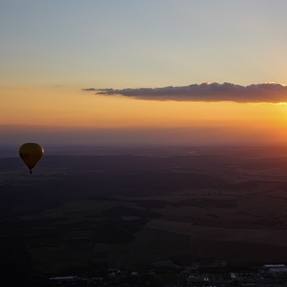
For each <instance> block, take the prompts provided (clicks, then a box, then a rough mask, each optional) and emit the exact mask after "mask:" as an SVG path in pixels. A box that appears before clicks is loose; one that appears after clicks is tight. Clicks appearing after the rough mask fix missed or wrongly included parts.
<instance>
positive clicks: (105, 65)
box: [0, 0, 287, 88]
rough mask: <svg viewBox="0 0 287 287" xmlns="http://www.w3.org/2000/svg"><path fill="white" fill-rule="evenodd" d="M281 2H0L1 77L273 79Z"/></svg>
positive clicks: (33, 80)
mask: <svg viewBox="0 0 287 287" xmlns="http://www.w3.org/2000/svg"><path fill="white" fill-rule="evenodd" d="M286 11H287V1H283V0H282V1H281V0H274V1H270V0H240V1H238V0H200V1H199V0H141V1H139V0H101V1H100V0H82V1H79V0H69V1H66V0H48V1H47V0H25V1H23V0H0V37H1V45H0V63H1V65H0V85H2V86H3V85H4V86H6V85H8V86H9V85H39V84H40V85H42V84H45V85H46V84H47V85H79V86H83V87H89V86H93V87H99V88H101V87H139V86H148V87H151V86H152V87H153V86H163V85H185V84H190V83H198V82H213V81H216V82H226V81H228V82H235V83H240V84H247V83H253V82H279V83H283V84H285V83H286V82H287V81H286V75H287V57H286V56H285V53H286V51H287V17H286Z"/></svg>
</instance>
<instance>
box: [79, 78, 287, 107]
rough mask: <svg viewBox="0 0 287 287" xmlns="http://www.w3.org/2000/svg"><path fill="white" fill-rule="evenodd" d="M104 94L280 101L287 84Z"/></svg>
mask: <svg viewBox="0 0 287 287" xmlns="http://www.w3.org/2000/svg"><path fill="white" fill-rule="evenodd" d="M83 91H87V92H94V93H96V94H99V95H104V96H125V97H131V98H136V99H143V100H158V101H168V100H170V101H206V102H220V101H231V102H238V103H258V102H266V103H280V102H287V86H283V85H280V84H273V83H264V84H252V85H248V86H241V85H236V84H231V83H223V84H220V83H211V84H208V83H202V84H193V85H189V86H181V87H172V86H170V87H163V88H138V89H95V88H88V89H83Z"/></svg>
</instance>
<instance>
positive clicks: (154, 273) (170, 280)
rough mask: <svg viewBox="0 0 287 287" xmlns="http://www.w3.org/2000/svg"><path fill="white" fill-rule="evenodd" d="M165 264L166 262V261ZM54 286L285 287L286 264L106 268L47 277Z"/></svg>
mask: <svg viewBox="0 0 287 287" xmlns="http://www.w3.org/2000/svg"><path fill="white" fill-rule="evenodd" d="M167 265H168V264H167ZM49 281H50V283H51V284H50V285H51V286H53V287H57V286H58V287H73V286H74V287H81V286H83V287H109V286H118V287H148V286H149V287H227V286H238V287H239V286H243V287H253V286H254V287H257V286H258V287H259V286H260V287H279V286H286V287H287V265H284V264H277V265H264V266H262V267H259V268H248V269H247V268H246V269H242V268H241V269H240V268H236V269H233V270H232V268H229V267H227V266H225V267H223V266H222V267H202V266H197V267H194V266H193V267H185V268H180V269H178V267H175V266H173V268H171V266H166V270H164V269H163V268H162V266H161V267H160V268H159V269H157V268H153V269H150V270H144V271H127V270H119V269H108V270H106V271H102V272H100V273H99V274H97V275H96V276H93V277H79V276H62V277H51V278H49Z"/></svg>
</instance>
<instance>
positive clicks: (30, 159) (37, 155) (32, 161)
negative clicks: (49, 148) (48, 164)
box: [19, 143, 44, 173]
mask: <svg viewBox="0 0 287 287" xmlns="http://www.w3.org/2000/svg"><path fill="white" fill-rule="evenodd" d="M19 155H20V157H21V158H22V160H23V161H24V163H25V164H26V166H27V167H28V168H29V171H30V173H32V169H33V168H34V167H35V165H36V164H37V162H38V161H39V160H40V159H41V158H42V157H43V155H44V149H43V148H42V147H41V146H40V145H39V144H37V143H25V144H23V145H21V146H20V148H19Z"/></svg>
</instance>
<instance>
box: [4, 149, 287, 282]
mask: <svg viewBox="0 0 287 287" xmlns="http://www.w3.org/2000/svg"><path fill="white" fill-rule="evenodd" d="M79 150H80V151H79ZM12 155H13V149H9V148H7V149H3V150H2V153H1V152H0V156H1V157H0V222H1V233H0V252H1V259H0V261H1V266H0V267H1V270H4V271H5V272H6V274H8V275H9V276H10V274H14V275H15V274H17V275H16V277H17V276H18V277H17V278H25V277H29V276H35V274H37V276H38V274H39V276H44V277H45V276H46V277H53V276H62V275H69V274H77V275H79V276H89V275H90V276H92V275H93V274H94V272H95V270H104V269H105V270H108V269H109V268H116V269H117V268H124V269H126V270H132V269H133V270H143V269H144V268H151V267H154V266H158V264H159V265H160V264H163V265H164V264H167V265H168V266H167V267H168V268H175V266H176V268H181V267H182V266H193V265H194V264H205V263H206V262H209V263H210V262H214V261H218V260H219V262H227V264H228V265H229V266H234V267H236V266H237V267H238V266H245V267H250V266H259V265H262V264H266V263H286V262H287V208H286V207H287V148H282V147H262V148H212V149H211V148H186V147H180V148H175V147H173V148H156V147H155V148H138V149H128V148H123V149H108V148H106V149H104V148H97V149H96V148H95V149H92V148H89V149H88V148H82V149H78V150H77V149H70V150H68V151H67V150H66V149H60V148H59V149H55V148H54V149H50V150H49V149H47V150H46V157H45V158H44V159H43V160H42V162H41V163H40V164H39V165H38V166H37V168H36V169H35V172H34V174H33V175H32V176H30V175H29V174H28V172H27V170H26V169H25V167H24V166H23V164H22V163H21V162H20V160H19V159H18V158H17V157H16V156H17V155H16V151H15V156H14V157H13V156H12ZM162 262H164V263H162ZM202 262H205V263H202ZM210 264H211V263H210ZM164 266H165V265H164ZM237 267H236V268H237ZM11 270H12V271H11ZM11 272H12V273H11ZM103 272H104V271H103ZM31 274H32V275H31ZM39 280H40V279H39Z"/></svg>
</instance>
